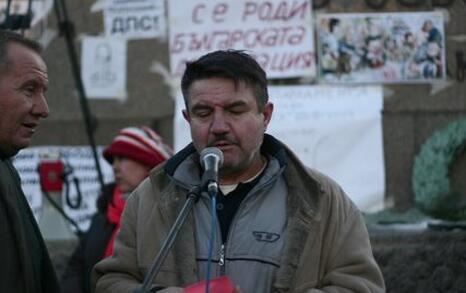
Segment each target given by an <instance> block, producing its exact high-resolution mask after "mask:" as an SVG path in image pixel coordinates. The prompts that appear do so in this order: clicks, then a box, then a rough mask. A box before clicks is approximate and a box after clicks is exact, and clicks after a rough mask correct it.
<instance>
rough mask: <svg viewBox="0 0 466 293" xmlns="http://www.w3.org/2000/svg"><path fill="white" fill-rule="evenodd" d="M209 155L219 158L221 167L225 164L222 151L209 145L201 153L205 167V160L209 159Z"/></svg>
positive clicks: (202, 163)
mask: <svg viewBox="0 0 466 293" xmlns="http://www.w3.org/2000/svg"><path fill="white" fill-rule="evenodd" d="M209 157H214V158H216V159H217V160H218V167H221V166H222V165H223V153H222V151H221V150H220V149H219V148H216V147H208V148H205V149H203V150H202V151H201V154H200V158H201V166H202V168H204V169H205V161H206V160H208V159H209Z"/></svg>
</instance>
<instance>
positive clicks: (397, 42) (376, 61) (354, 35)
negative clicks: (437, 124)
mask: <svg viewBox="0 0 466 293" xmlns="http://www.w3.org/2000/svg"><path fill="white" fill-rule="evenodd" d="M317 32H318V52H319V78H320V79H321V80H322V81H324V82H332V83H334V82H335V83H407V82H410V83H413V82H414V83H419V82H423V83H431V82H434V81H439V80H442V79H444V78H445V69H446V64H445V33H444V29H443V15H442V14H441V13H440V12H409V13H408V12H404V13H364V14H359V13H358V14H321V15H318V17H317Z"/></svg>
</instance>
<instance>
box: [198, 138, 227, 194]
mask: <svg viewBox="0 0 466 293" xmlns="http://www.w3.org/2000/svg"><path fill="white" fill-rule="evenodd" d="M200 158H201V166H202V168H203V169H204V174H202V179H201V188H202V189H204V190H207V193H208V194H209V195H214V194H217V192H218V169H219V168H220V167H221V166H222V164H223V153H222V151H221V150H220V149H218V148H216V147H208V148H205V149H203V150H202V152H201V154H200Z"/></svg>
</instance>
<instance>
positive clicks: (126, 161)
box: [61, 126, 173, 293]
mask: <svg viewBox="0 0 466 293" xmlns="http://www.w3.org/2000/svg"><path fill="white" fill-rule="evenodd" d="M172 153H173V152H172V150H171V148H170V147H168V146H167V145H166V144H165V143H164V142H163V140H162V138H161V137H160V136H159V135H158V134H157V133H155V132H154V131H153V130H152V129H150V128H148V127H145V126H142V127H127V128H124V129H122V130H121V131H120V132H119V133H118V135H117V136H116V137H115V138H114V139H113V141H112V143H111V144H110V145H109V146H108V147H107V148H105V149H104V152H103V156H104V158H105V159H106V160H107V161H108V162H109V163H110V164H111V165H112V168H113V173H114V177H115V183H113V184H109V185H107V186H105V187H104V189H103V191H102V194H101V195H100V196H99V198H98V199H97V210H98V212H97V213H96V215H94V217H93V218H92V221H91V226H90V228H89V230H88V232H87V233H86V234H85V235H84V236H83V237H82V239H81V241H80V243H79V246H78V247H77V248H76V250H75V251H74V253H73V255H72V256H71V259H70V261H69V263H68V267H67V269H66V271H65V273H64V276H63V278H62V282H61V288H62V292H66V293H78V292H79V293H88V292H90V287H89V285H90V283H89V282H90V279H89V278H90V274H91V271H92V268H93V266H94V265H95V264H96V263H97V262H98V261H100V260H101V259H102V258H104V257H107V256H110V255H111V254H112V250H113V241H114V238H115V234H116V232H117V231H118V228H119V227H120V216H121V213H122V212H123V208H124V205H125V199H126V197H127V196H128V195H129V194H130V193H131V192H132V191H133V190H134V189H135V188H136V187H137V186H138V185H139V183H141V181H142V180H144V179H145V178H146V177H147V176H148V175H149V172H150V170H151V169H152V168H154V167H155V166H157V165H158V164H159V163H161V162H163V161H165V160H166V159H168V158H169V157H170V156H171V155H172Z"/></svg>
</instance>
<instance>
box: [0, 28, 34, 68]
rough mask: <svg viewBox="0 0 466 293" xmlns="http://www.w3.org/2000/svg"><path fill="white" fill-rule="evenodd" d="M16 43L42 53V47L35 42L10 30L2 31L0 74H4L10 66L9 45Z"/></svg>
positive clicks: (0, 34) (0, 40) (0, 30)
mask: <svg viewBox="0 0 466 293" xmlns="http://www.w3.org/2000/svg"><path fill="white" fill-rule="evenodd" d="M11 43H16V44H19V45H22V46H24V47H26V48H29V49H31V50H33V51H34V52H36V53H37V54H39V55H40V54H41V53H42V47H41V45H40V44H39V43H38V42H36V41H33V40H30V39H28V38H26V37H24V36H22V35H20V34H18V33H15V32H13V31H9V30H2V29H0V73H1V72H3V71H4V70H5V69H6V68H7V67H8V65H9V61H10V60H8V54H7V53H8V50H7V49H8V45H10V44H11Z"/></svg>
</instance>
